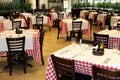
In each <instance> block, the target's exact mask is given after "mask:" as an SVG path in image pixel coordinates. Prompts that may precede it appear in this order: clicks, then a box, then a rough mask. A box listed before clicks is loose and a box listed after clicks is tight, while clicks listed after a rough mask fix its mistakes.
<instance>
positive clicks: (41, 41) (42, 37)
mask: <svg viewBox="0 0 120 80" xmlns="http://www.w3.org/2000/svg"><path fill="white" fill-rule="evenodd" d="M44 35H45V31H44V30H43V31H41V32H40V51H41V61H42V65H44V59H43V41H44Z"/></svg>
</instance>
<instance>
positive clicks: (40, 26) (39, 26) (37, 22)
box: [33, 16, 43, 31]
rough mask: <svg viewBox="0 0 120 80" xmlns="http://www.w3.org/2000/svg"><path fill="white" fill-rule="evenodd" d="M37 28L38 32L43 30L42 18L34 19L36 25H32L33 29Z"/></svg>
mask: <svg viewBox="0 0 120 80" xmlns="http://www.w3.org/2000/svg"><path fill="white" fill-rule="evenodd" d="M35 27H37V29H39V30H40V31H42V30H43V17H41V16H37V17H36V24H35V25H33V28H35Z"/></svg>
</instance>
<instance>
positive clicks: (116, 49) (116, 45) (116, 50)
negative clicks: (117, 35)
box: [113, 42, 119, 54]
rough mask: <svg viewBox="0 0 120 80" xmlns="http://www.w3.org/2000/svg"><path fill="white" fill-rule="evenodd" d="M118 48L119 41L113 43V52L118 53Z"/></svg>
mask: <svg viewBox="0 0 120 80" xmlns="http://www.w3.org/2000/svg"><path fill="white" fill-rule="evenodd" d="M118 48H119V46H118V43H117V42H115V43H113V54H117V53H118V50H119V49H118Z"/></svg>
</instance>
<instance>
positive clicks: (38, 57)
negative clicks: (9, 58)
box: [0, 30, 41, 63]
mask: <svg viewBox="0 0 120 80" xmlns="http://www.w3.org/2000/svg"><path fill="white" fill-rule="evenodd" d="M34 31H35V32H37V33H38V34H33V49H32V50H26V52H27V53H28V55H31V56H33V58H34V59H35V60H36V61H37V62H39V63H41V55H40V54H41V53H40V52H41V51H40V43H39V36H40V32H39V30H34ZM28 44H29V43H28ZM4 53H6V52H0V56H2V55H3V54H4Z"/></svg>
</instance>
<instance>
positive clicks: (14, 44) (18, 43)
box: [6, 37, 25, 52]
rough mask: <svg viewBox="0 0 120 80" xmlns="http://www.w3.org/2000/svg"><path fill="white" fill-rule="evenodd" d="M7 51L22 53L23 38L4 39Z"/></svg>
mask: <svg viewBox="0 0 120 80" xmlns="http://www.w3.org/2000/svg"><path fill="white" fill-rule="evenodd" d="M6 41H7V46H8V51H9V52H14V51H24V46H25V37H18V38H6Z"/></svg>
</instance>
